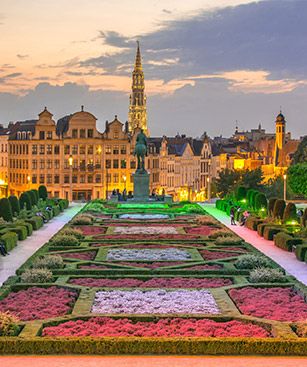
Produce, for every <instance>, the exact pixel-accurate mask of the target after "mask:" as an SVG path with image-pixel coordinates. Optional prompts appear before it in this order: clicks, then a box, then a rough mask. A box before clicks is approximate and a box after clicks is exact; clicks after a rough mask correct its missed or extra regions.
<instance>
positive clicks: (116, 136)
mask: <svg viewBox="0 0 307 367" xmlns="http://www.w3.org/2000/svg"><path fill="white" fill-rule="evenodd" d="M113 138H114V139H118V138H119V133H118V130H115V131H114V134H113Z"/></svg>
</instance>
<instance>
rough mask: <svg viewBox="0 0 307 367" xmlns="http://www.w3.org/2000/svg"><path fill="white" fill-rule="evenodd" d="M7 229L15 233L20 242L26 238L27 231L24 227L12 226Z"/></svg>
mask: <svg viewBox="0 0 307 367" xmlns="http://www.w3.org/2000/svg"><path fill="white" fill-rule="evenodd" d="M8 228H9V229H10V231H12V232H15V233H17V235H18V239H19V240H20V241H23V240H25V239H26V238H27V235H28V231H27V227H26V226H22V225H14V224H13V225H10V226H8Z"/></svg>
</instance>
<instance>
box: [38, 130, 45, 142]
mask: <svg viewBox="0 0 307 367" xmlns="http://www.w3.org/2000/svg"><path fill="white" fill-rule="evenodd" d="M39 140H45V131H40V132H39Z"/></svg>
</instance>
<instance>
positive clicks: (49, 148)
mask: <svg viewBox="0 0 307 367" xmlns="http://www.w3.org/2000/svg"><path fill="white" fill-rule="evenodd" d="M47 154H52V145H50V144H48V145H47Z"/></svg>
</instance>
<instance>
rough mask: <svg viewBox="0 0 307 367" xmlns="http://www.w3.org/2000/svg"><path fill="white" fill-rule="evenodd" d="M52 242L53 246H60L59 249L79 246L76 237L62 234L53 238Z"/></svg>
mask: <svg viewBox="0 0 307 367" xmlns="http://www.w3.org/2000/svg"><path fill="white" fill-rule="evenodd" d="M50 242H51V245H52V246H58V247H62V246H64V247H65V246H78V245H79V241H78V239H77V238H76V237H75V236H68V235H61V234H58V235H56V236H55V237H53V238H52V239H51V241H50Z"/></svg>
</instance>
